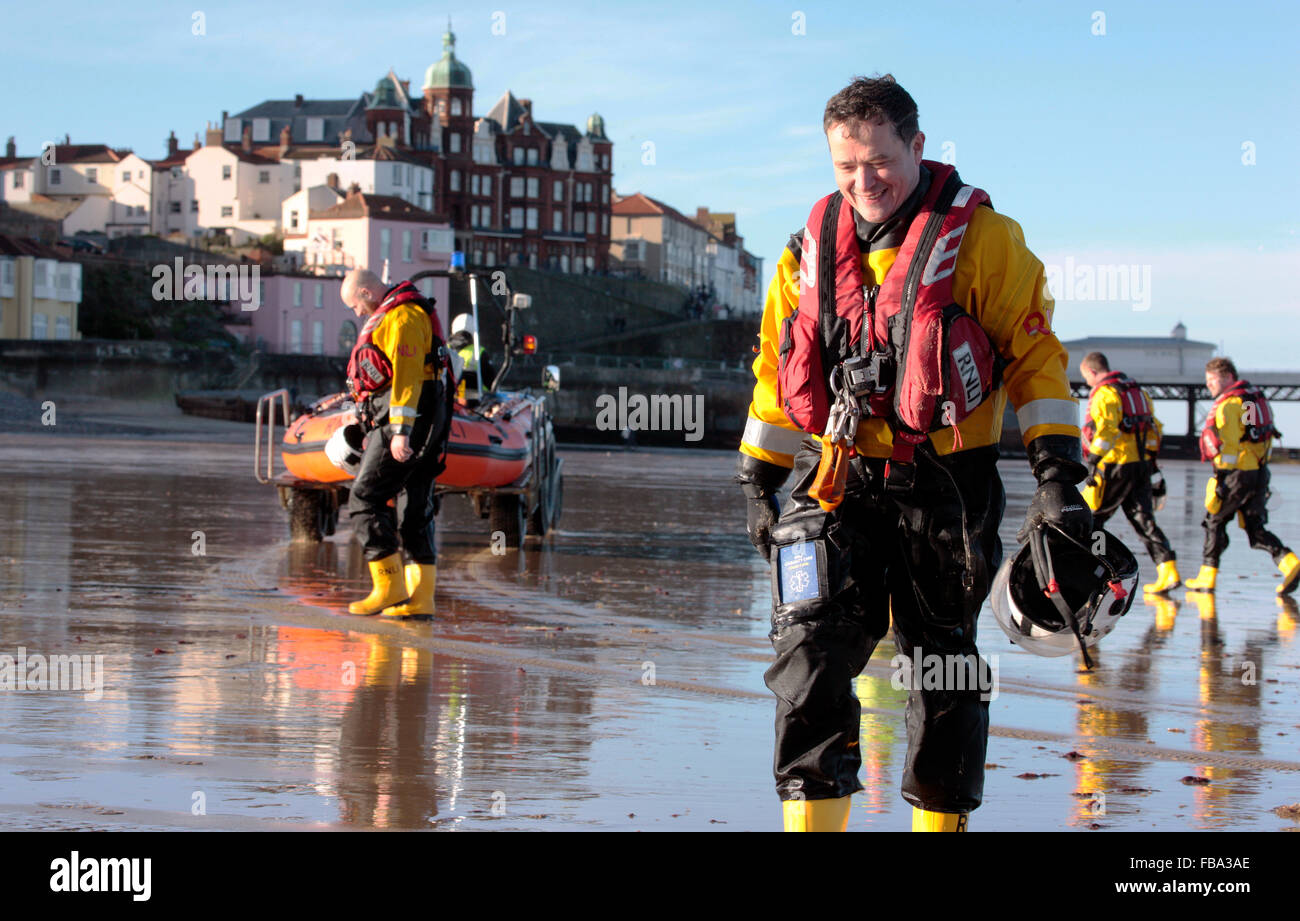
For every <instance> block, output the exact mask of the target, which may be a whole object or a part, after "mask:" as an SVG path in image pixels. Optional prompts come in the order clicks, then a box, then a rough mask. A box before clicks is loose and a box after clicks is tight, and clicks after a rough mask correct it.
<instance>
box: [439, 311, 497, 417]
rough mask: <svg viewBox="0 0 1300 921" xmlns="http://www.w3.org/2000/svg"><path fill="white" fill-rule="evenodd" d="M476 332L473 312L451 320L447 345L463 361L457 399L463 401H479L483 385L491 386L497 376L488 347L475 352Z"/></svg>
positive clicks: (458, 315)
mask: <svg viewBox="0 0 1300 921" xmlns="http://www.w3.org/2000/svg"><path fill="white" fill-rule="evenodd" d="M474 332H475V327H474V316H473V314H468V313H461V314H457V315H456V319H454V320H452V321H451V338H450V339H448V340H447V347H448V348H449V349H451V351H452V352H453V353H454V354H455V355H456V356H457V357H458V358H459V359H460V362H461V369H460V372H459V374H458V375H457V378H458V379H459V380H460V384H459V386H458V387H457V388H456V399H457V400H458V401H459V402H461V403H469V401H471V400H473V401H476V402H477V400H478V399H479V397H480V396H482V391H483V387H485V386H487V387H491V386H492V382H493V381H494V380H496V376H497V372H496V368H495V367H493V366H492V360H491V359H490V358H488V353H487V349H486V348H483V347H480V348H479V350H478V355H475V354H474ZM480 380H481V383H480Z"/></svg>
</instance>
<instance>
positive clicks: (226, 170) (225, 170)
mask: <svg viewBox="0 0 1300 921" xmlns="http://www.w3.org/2000/svg"><path fill="white" fill-rule="evenodd" d="M173 175H175V174H173ZM221 178H222V179H229V178H230V164H229V163H227V164H226V165H225V166H223V167H221Z"/></svg>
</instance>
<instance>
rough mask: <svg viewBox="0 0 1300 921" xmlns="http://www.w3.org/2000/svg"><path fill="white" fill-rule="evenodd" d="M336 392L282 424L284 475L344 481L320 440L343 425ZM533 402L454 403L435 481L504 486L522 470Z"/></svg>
mask: <svg viewBox="0 0 1300 921" xmlns="http://www.w3.org/2000/svg"><path fill="white" fill-rule="evenodd" d="M342 397H343V395H342V394H339V395H336V396H335V397H328V398H326V399H324V400H321V401H320V402H319V403H318V404H317V405H318V406H323V407H326V408H323V409H319V410H313V411H311V412H308V413H305V414H303V415H301V416H299V417H298V418H297V419H295V420H294V421H293V422H292V423H291V424H290V425H289V427H288V428H287V429H286V430H285V433H284V440H283V442H282V443H281V446H280V456H281V458H282V459H283V461H284V466H285V469H286V470H287V471H288V472H289V474H290V476H292V477H294V478H296V479H298V480H306V481H308V482H312V483H346V482H347V481H349V480H351V479H352V476H351V475H350V474H348V473H347V472H346V471H344V470H340V469H339V468H338V467H336V466H334V464H333V463H332V462H331V461H330V459H329V458H328V457H326V456H325V443H326V442H327V441H329V439H330V436H331V435H333V434H334V432H335V431H336V430H337V429H338V428H339V426H341V425H343V424H344V423H345V422H346V420H347V418H348V415H349V412H350V409H351V407H350V406H349V407H347V408H345V407H344V406H343V403H342ZM532 410H533V404H532V402H531V401H529V400H527V399H523V398H516V399H510V398H508V397H507V398H506V399H504V400H501V401H500V402H494V403H492V404H491V405H489V406H486V407H482V408H481V411H479V410H473V409H468V408H466V407H463V406H459V405H458V406H457V407H456V412H455V414H454V415H453V416H452V420H451V435H450V437H449V438H448V440H447V469H446V470H444V471H443V472H442V474H441V475H440V476H439V477H438V485H439V486H444V487H451V488H453V489H468V488H471V487H488V488H492V487H498V486H509V485H510V484H512V483H515V482H517V481H518V480H519V479H520V478H521V477H523V476H524V474H525V473H526V472H527V469H528V465H529V460H530V458H531V445H530V441H529V436H530V434H531V431H532V423H533V411H532Z"/></svg>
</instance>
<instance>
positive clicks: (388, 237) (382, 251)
mask: <svg viewBox="0 0 1300 921" xmlns="http://www.w3.org/2000/svg"><path fill="white" fill-rule="evenodd" d="M392 241H393V232H392V231H391V230H389V229H388V228H387V227H385V228H384V229H383V230H381V231H379V258H380V259H387V258H388V248H389V245H390V244H391V243H392Z"/></svg>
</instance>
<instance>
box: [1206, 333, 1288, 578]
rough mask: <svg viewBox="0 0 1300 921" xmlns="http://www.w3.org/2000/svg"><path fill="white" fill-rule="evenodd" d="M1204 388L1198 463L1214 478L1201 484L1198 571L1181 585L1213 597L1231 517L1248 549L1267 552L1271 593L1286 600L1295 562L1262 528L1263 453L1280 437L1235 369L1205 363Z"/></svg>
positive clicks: (1218, 361) (1221, 362) (1258, 396)
mask: <svg viewBox="0 0 1300 921" xmlns="http://www.w3.org/2000/svg"><path fill="white" fill-rule="evenodd" d="M1205 387H1206V389H1207V390H1209V391H1210V396H1212V397H1214V405H1213V406H1212V407H1211V408H1210V412H1209V415H1207V416H1206V418H1205V428H1204V429H1202V430H1201V460H1208V461H1212V462H1213V463H1214V475H1213V476H1211V477H1210V481H1209V482H1208V483H1206V484H1205V520H1204V521H1202V522H1201V527H1203V528H1205V550H1204V553H1203V556H1202V561H1201V571H1200V573H1198V574H1197V576H1196V578H1194V579H1188V580H1187V587H1188V588H1189V589H1192V590H1193V591H1198V592H1212V591H1214V587H1215V582H1216V581H1217V579H1218V575H1219V560H1220V558H1221V557H1222V556H1223V551H1224V550H1226V549H1227V548H1228V522H1230V521H1231V520H1232V519H1233V516H1236V518H1237V523H1238V524H1240V525H1241V529H1242V530H1243V531H1245V532H1246V537H1247V538H1248V539H1249V540H1250V546H1251V547H1253V548H1255V549H1257V550H1266V551H1268V554H1269V556H1271V557H1272V558H1273V562H1274V563H1275V564H1276V565H1277V568H1278V569H1279V570H1280V571H1281V573H1282V581H1281V583H1279V584H1278V587H1277V593H1278V594H1279V595H1283V594H1290V593H1291V592H1293V591H1295V587H1296V583H1297V582H1300V559H1297V558H1296V555H1295V554H1294V553H1292V552H1291V549H1290V548H1289V547H1285V546H1283V545H1282V542H1281V541H1280V540H1278V539H1277V535H1275V534H1273V533H1272V532H1271V531H1269V530H1267V529H1266V528H1265V527H1264V525H1266V524H1268V509H1267V508H1266V507H1265V505H1266V503H1267V502H1268V493H1269V490H1268V482H1269V472H1268V460H1269V453H1270V452H1271V451H1272V450H1273V439H1274V438H1275V437H1278V436H1280V435H1281V434H1282V433H1281V432H1279V431H1278V430H1277V428H1276V427H1275V426H1274V425H1273V411H1272V409H1271V408H1270V407H1269V405H1268V401H1267V400H1266V399H1265V398H1264V394H1263V393H1261V392H1260V391H1259V389H1258V388H1255V387H1252V386H1251V385H1250V384H1249V382H1247V381H1243V380H1238V379H1237V367H1236V365H1234V364H1233V363H1232V362H1231V361H1229V360H1228V359H1226V358H1211V359H1210V361H1209V362H1208V363H1207V364H1206V365H1205Z"/></svg>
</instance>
